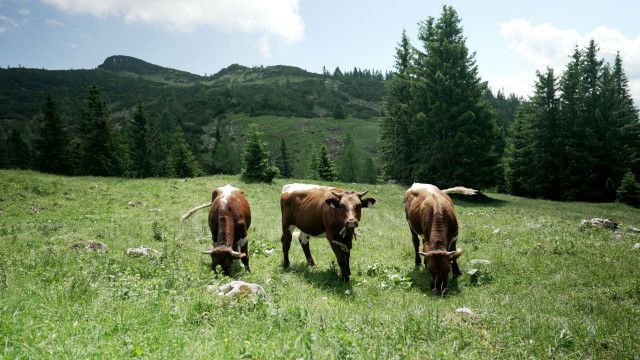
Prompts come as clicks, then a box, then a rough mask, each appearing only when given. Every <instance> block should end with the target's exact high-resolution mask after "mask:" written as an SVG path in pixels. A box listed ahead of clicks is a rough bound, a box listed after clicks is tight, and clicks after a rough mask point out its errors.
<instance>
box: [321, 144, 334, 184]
mask: <svg viewBox="0 0 640 360" xmlns="http://www.w3.org/2000/svg"><path fill="white" fill-rule="evenodd" d="M318 178H319V180H323V181H336V180H337V179H338V174H337V172H336V167H335V164H334V163H333V161H332V160H331V157H329V152H328V151H327V147H326V146H325V145H324V144H322V145H321V146H320V150H319V152H318Z"/></svg>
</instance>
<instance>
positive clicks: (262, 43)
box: [255, 35, 271, 59]
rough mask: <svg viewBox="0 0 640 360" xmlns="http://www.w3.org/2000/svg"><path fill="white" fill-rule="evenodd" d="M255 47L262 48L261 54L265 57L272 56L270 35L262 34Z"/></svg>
mask: <svg viewBox="0 0 640 360" xmlns="http://www.w3.org/2000/svg"><path fill="white" fill-rule="evenodd" d="M255 47H257V48H258V50H260V54H261V55H262V57H263V58H265V59H267V58H269V57H271V47H270V46H269V36H268V35H262V37H261V38H260V40H258V43H257V44H255Z"/></svg>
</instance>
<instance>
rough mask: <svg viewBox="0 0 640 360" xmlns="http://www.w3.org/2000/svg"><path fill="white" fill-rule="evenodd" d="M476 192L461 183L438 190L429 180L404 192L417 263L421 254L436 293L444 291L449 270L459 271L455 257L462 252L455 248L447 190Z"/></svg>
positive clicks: (454, 227) (455, 226)
mask: <svg viewBox="0 0 640 360" xmlns="http://www.w3.org/2000/svg"><path fill="white" fill-rule="evenodd" d="M476 192H477V191H476V190H473V189H468V188H465V187H462V186H458V187H454V188H450V189H446V190H440V189H439V188H438V187H437V186H434V185H431V184H420V183H415V184H413V186H411V188H409V190H407V192H406V193H405V195H404V210H405V214H406V217H407V222H408V223H409V228H410V230H411V236H412V239H413V247H414V249H415V256H416V257H415V261H416V266H420V264H421V258H420V256H424V257H425V266H426V268H427V270H428V271H429V274H430V275H431V288H432V289H434V290H436V291H437V292H439V293H444V292H446V291H447V283H448V281H449V272H450V271H452V272H453V276H459V275H460V268H459V267H458V262H457V258H458V257H459V256H460V255H462V249H456V240H457V237H458V221H457V219H456V213H455V211H454V209H453V202H452V201H451V198H450V197H449V195H447V194H464V195H474V194H475V193H476ZM420 236H422V237H423V239H424V240H423V244H422V251H420V250H419V247H420V238H419V237H420Z"/></svg>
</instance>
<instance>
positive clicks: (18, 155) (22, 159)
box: [7, 129, 31, 169]
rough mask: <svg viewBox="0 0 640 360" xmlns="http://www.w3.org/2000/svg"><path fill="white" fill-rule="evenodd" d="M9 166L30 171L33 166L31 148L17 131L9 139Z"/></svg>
mask: <svg viewBox="0 0 640 360" xmlns="http://www.w3.org/2000/svg"><path fill="white" fill-rule="evenodd" d="M7 165H8V167H9V168H12V169H28V168H29V166H30V165H31V148H30V147H29V144H28V143H27V142H26V141H25V140H24V139H23V137H22V134H20V132H18V130H16V129H14V130H11V132H10V133H9V138H8V139H7Z"/></svg>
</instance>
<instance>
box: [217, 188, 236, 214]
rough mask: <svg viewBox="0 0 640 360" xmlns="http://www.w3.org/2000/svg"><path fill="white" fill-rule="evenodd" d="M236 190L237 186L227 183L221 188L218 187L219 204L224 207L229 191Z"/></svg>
mask: <svg viewBox="0 0 640 360" xmlns="http://www.w3.org/2000/svg"><path fill="white" fill-rule="evenodd" d="M236 190H238V189H237V188H235V187H233V186H231V185H229V184H227V185H225V186H223V187H221V188H218V191H219V192H220V195H219V196H220V206H221V207H222V208H223V209H224V208H225V206H226V205H227V201H228V200H229V196H231V193H233V192H234V191H236Z"/></svg>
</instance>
